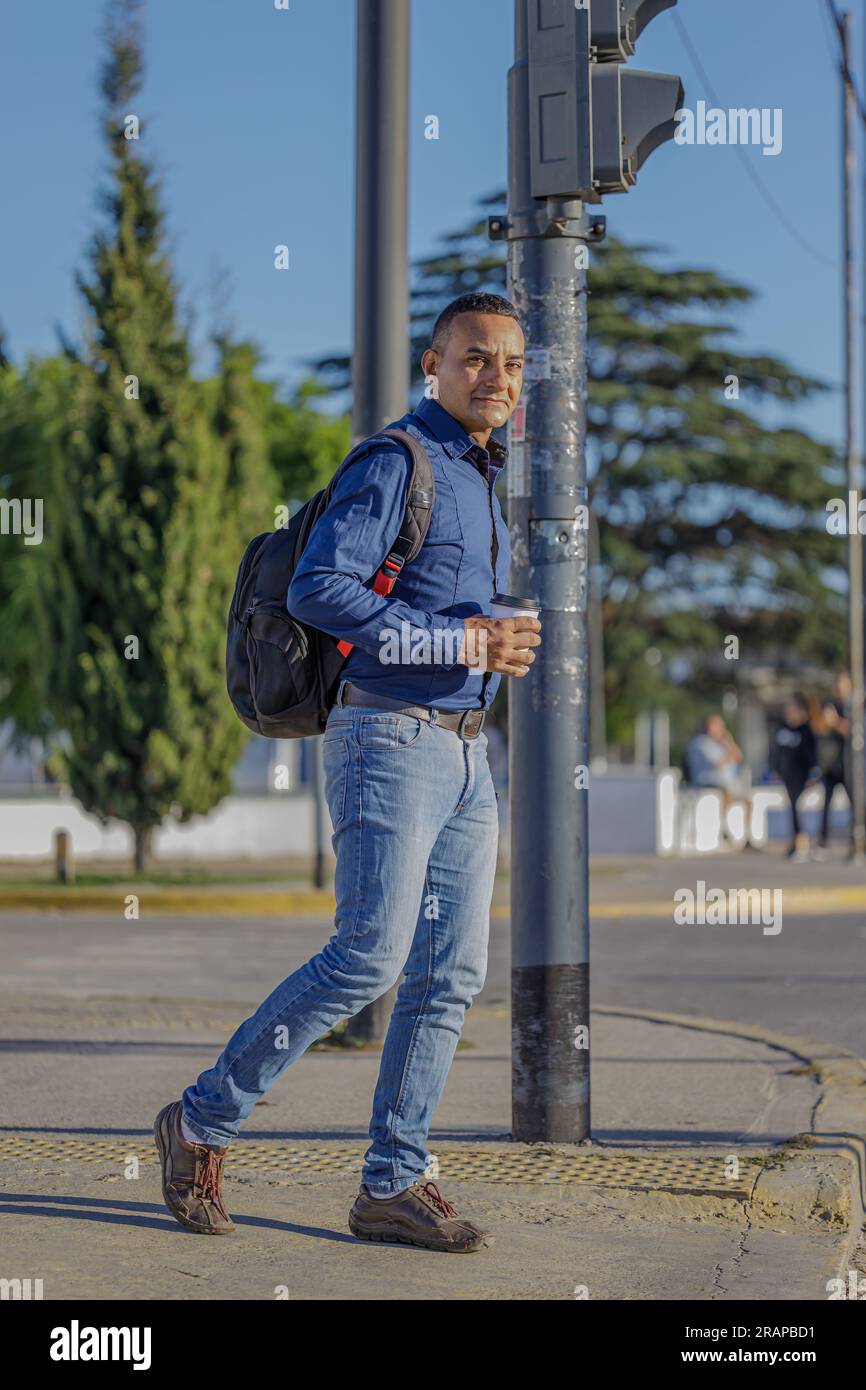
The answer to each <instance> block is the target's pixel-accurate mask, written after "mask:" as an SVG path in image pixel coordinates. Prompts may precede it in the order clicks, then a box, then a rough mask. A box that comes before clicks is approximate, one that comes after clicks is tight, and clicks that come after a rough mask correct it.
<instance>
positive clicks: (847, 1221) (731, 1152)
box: [0, 952, 866, 1301]
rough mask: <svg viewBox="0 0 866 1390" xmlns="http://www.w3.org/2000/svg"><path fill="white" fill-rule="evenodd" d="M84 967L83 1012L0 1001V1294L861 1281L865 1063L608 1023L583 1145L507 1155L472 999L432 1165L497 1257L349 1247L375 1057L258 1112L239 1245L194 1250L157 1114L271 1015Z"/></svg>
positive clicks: (598, 1028)
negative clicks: (1, 1101)
mask: <svg viewBox="0 0 866 1390" xmlns="http://www.w3.org/2000/svg"><path fill="white" fill-rule="evenodd" d="M55 964H57V962H55ZM91 964H92V971H93V977H94V991H93V993H92V994H91V995H90V996H89V997H82V996H81V995H80V994H79V995H78V997H74V996H73V995H69V994H67V995H64V994H60V993H53V994H48V993H45V992H43V991H39V992H29V993H27V992H24V991H22V990H20V989H19V990H17V991H16V992H15V993H12V994H7V995H5V996H3V997H2V1000H0V1005H2V1007H0V1018H2V1033H3V1040H0V1078H2V1083H0V1084H2V1090H3V1094H4V1097H5V1098H6V1103H5V1105H4V1115H3V1126H2V1129H0V1181H2V1190H3V1196H2V1197H0V1221H2V1226H0V1230H2V1233H3V1238H2V1251H3V1254H2V1267H0V1277H4V1278H28V1277H29V1278H31V1279H35V1278H41V1279H42V1280H43V1281H44V1296H45V1298H46V1299H61V1300H62V1299H67V1298H70V1299H71V1298H93V1299H112V1298H121V1297H130V1298H136V1299H163V1298H169V1299H213V1298H219V1299H223V1298H232V1299H263V1298H264V1299H271V1298H275V1297H279V1296H286V1295H287V1296H288V1297H290V1298H294V1299H329V1300H330V1299H341V1300H342V1299H388V1300H398V1301H402V1300H407V1299H416V1298H425V1299H426V1298H434V1299H442V1300H449V1299H484V1300H486V1299H520V1300H523V1299H528V1300H534V1299H556V1300H559V1299H573V1298H575V1297H584V1296H588V1297H590V1298H592V1299H596V1300H598V1299H683V1300H686V1301H692V1300H695V1301H701V1300H723V1301H724V1300H731V1299H743V1298H745V1299H753V1300H763V1299H782V1300H810V1299H820V1300H824V1299H826V1298H827V1296H828V1291H827V1281H828V1280H830V1279H832V1278H835V1277H841V1278H842V1279H845V1280H847V1277H848V1271H849V1269H852V1268H858V1267H861V1266H862V1251H861V1253H857V1250H856V1245H857V1238H858V1231H859V1229H860V1226H861V1224H862V1197H863V1193H862V1171H863V1169H862V1160H863V1154H862V1139H859V1138H858V1136H862V1135H863V1134H864V1133H866V1104H864V1097H866V1072H864V1069H863V1067H862V1065H861V1064H860V1063H859V1062H858V1061H857V1060H856V1059H854V1058H852V1057H851V1056H850V1055H848V1054H845V1053H844V1051H843V1050H840V1049H828V1048H822V1047H821V1045H820V1044H819V1043H811V1042H809V1041H808V1040H800V1039H780V1038H778V1037H776V1036H774V1035H765V1036H758V1033H759V1032H760V1030H757V1032H756V1031H755V1030H751V1036H749V1035H748V1033H749V1031H750V1030H747V1029H745V1028H743V1027H739V1028H728V1027H726V1026H725V1025H724V1024H723V1023H722V1024H714V1023H712V1022H711V1021H702V1020H697V1019H687V1020H685V1019H683V1020H678V1019H675V1018H671V1017H668V1018H662V1017H650V1016H648V1015H646V1014H644V1015H639V1014H636V1013H630V1012H629V1011H628V1010H626V1009H619V1010H615V1011H614V1010H600V1011H596V1012H595V1014H594V1017H593V1072H592V1079H593V1088H594V1095H595V1097H597V1103H596V1107H595V1113H594V1116H593V1134H594V1142H593V1144H592V1145H590V1146H586V1147H579V1148H574V1147H568V1146H549V1145H523V1144H515V1143H513V1142H511V1141H510V1139H509V1123H510V1063H509V1027H510V1021H509V1014H508V1010H507V1009H506V1008H505V1007H500V1006H492V1005H487V1004H485V1003H484V1002H483V996H482V1002H480V1003H478V1004H476V1006H475V1008H473V1009H472V1010H471V1011H470V1013H469V1015H468V1018H467V1023H466V1029H465V1033H464V1040H463V1045H461V1047H460V1049H459V1051H458V1054H457V1058H456V1060H455V1064H454V1067H453V1069H452V1072H451V1075H450V1077H449V1081H448V1084H447V1087H446V1090H445V1095H444V1097H443V1101H442V1104H441V1105H440V1107H439V1110H438V1111H437V1114H436V1117H435V1125H434V1129H433V1132H432V1135H431V1143H430V1150H431V1155H432V1156H433V1158H434V1160H435V1161H436V1162H437V1163H438V1177H437V1181H438V1182H439V1183H440V1185H441V1186H442V1188H443V1190H444V1191H445V1193H446V1195H447V1196H448V1198H449V1200H451V1201H452V1202H453V1203H454V1204H455V1205H456V1206H457V1208H458V1210H459V1211H460V1212H461V1213H463V1214H465V1215H467V1216H471V1217H473V1218H474V1219H480V1220H481V1221H483V1222H485V1223H487V1224H488V1225H489V1226H490V1227H491V1228H492V1229H493V1230H494V1232H495V1236H496V1242H495V1244H494V1245H493V1247H492V1248H490V1249H487V1250H482V1251H480V1252H478V1253H476V1254H473V1255H471V1256H468V1257H466V1258H465V1259H454V1258H451V1259H449V1258H448V1257H446V1256H442V1255H439V1254H437V1253H433V1252H427V1251H421V1250H414V1249H411V1248H404V1247H382V1246H378V1245H377V1246H370V1245H367V1244H366V1243H364V1242H359V1241H356V1240H355V1239H354V1238H353V1237H352V1236H351V1235H350V1233H349V1231H348V1229H347V1226H346V1213H347V1211H348V1207H349V1206H350V1204H351V1202H352V1200H353V1197H354V1194H355V1191H356V1189H357V1172H358V1167H359V1162H360V1158H361V1155H362V1154H363V1152H364V1149H365V1147H366V1143H367V1140H366V1130H367V1123H368V1120H369V1108H370V1100H371V1096H372V1092H373V1088H374V1085H375V1078H376V1072H377V1069H378V1055H377V1054H376V1053H375V1052H354V1053H347V1052H345V1051H343V1050H338V1049H333V1048H319V1049H315V1050H312V1051H310V1052H309V1053H307V1054H306V1055H305V1056H304V1057H303V1058H302V1059H301V1060H300V1061H299V1062H298V1063H296V1064H295V1065H294V1066H293V1067H291V1068H290V1069H289V1071H288V1072H287V1073H286V1075H285V1076H284V1077H283V1078H282V1079H281V1080H280V1081H279V1082H278V1083H277V1085H276V1086H275V1087H274V1088H273V1090H272V1091H271V1092H270V1094H269V1096H268V1097H267V1100H266V1101H265V1102H263V1103H262V1104H261V1105H260V1106H258V1107H257V1108H256V1110H255V1112H254V1114H253V1115H252V1116H251V1118H250V1122H249V1123H248V1126H247V1129H246V1131H245V1137H244V1138H243V1139H242V1140H239V1141H238V1142H237V1143H236V1144H235V1145H234V1146H233V1147H232V1150H231V1152H230V1155H229V1158H228V1160H227V1165H228V1166H227V1182H226V1192H227V1203H228V1207H229V1210H230V1211H231V1212H232V1214H233V1216H234V1217H235V1220H236V1221H237V1223H238V1226H239V1230H238V1233H237V1234H236V1235H235V1236H233V1237H229V1238H226V1239H223V1240H218V1241H210V1240H200V1239H198V1238H197V1237H196V1236H194V1235H192V1234H190V1233H187V1232H185V1231H184V1230H183V1229H182V1228H181V1227H180V1226H178V1225H176V1224H175V1222H174V1221H173V1220H172V1219H171V1218H170V1217H169V1216H168V1214H167V1212H166V1211H165V1208H164V1207H163V1205H162V1200H161V1195H160V1191H159V1181H158V1169H157V1166H156V1156H155V1150H154V1149H153V1145H152V1138H151V1124H152V1119H153V1116H154V1114H155V1113H156V1111H157V1110H158V1109H159V1108H160V1106H162V1105H163V1104H164V1103H165V1102H166V1100H169V1099H173V1098H175V1097H177V1096H178V1095H179V1093H180V1091H181V1089H182V1088H183V1087H184V1086H185V1085H186V1084H187V1083H188V1081H189V1080H190V1079H191V1078H192V1077H194V1076H195V1074H196V1073H197V1072H198V1071H199V1070H200V1069H201V1068H202V1067H204V1066H206V1065H208V1064H210V1062H212V1060H213V1058H214V1056H215V1054H216V1052H217V1051H218V1050H219V1048H220V1047H221V1045H222V1044H223V1042H224V1041H225V1039H226V1038H227V1036H228V1034H229V1032H230V1031H231V1030H232V1029H233V1028H234V1026H235V1025H236V1024H237V1023H238V1022H239V1021H240V1020H241V1019H242V1018H243V1017H245V1016H246V1015H247V1013H248V1012H249V1011H250V1010H251V1008H252V1007H254V1005H255V1003H256V1002H257V1000H256V999H255V998H251V999H250V1000H249V1001H247V1002H241V1001H233V1002H231V1003H226V1002H212V1001H210V1000H208V999H207V998H202V997H195V998H171V997H167V996H164V995H155V994H152V993H151V994H148V995H146V996H145V995H141V996H139V995H136V994H134V993H122V994H121V993H114V994H108V993H101V994H100V993H98V992H97V991H98V990H99V988H100V985H101V986H102V988H103V990H105V988H106V986H109V987H110V985H112V984H113V985H114V988H115V989H116V982H115V981H114V979H112V980H111V981H109V979H108V977H105V978H103V979H101V980H100V965H99V960H98V957H97V955H96V952H94V953H93V957H92V959H91ZM45 966H46V975H47V974H48V973H49V972H50V971H51V970H52V964H51V962H50V961H47V962H45ZM52 983H54V980H53V979H52ZM58 983H59V981H58ZM798 1136H799V1138H798ZM802 1136H811V1138H807V1139H804V1138H803V1137H802ZM791 1140H795V1141H796V1142H795V1143H793V1144H792V1143H791ZM863 1272H864V1273H866V1266H863Z"/></svg>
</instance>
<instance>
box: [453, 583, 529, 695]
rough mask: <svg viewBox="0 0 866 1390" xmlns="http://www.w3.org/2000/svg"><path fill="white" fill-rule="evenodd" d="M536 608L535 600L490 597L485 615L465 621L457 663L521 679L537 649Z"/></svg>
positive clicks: (509, 595)
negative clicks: (489, 603) (488, 608)
mask: <svg viewBox="0 0 866 1390" xmlns="http://www.w3.org/2000/svg"><path fill="white" fill-rule="evenodd" d="M539 611H540V604H539V603H538V602H537V601H536V600H535V599H521V598H515V597H514V596H513V595H511V594H494V596H493V603H492V604H491V606H490V613H489V614H478V616H477V617H472V618H465V619H464V626H465V628H466V634H465V636H464V639H463V643H462V646H461V650H460V656H459V658H458V660H459V661H460V662H462V664H463V665H464V666H469V667H472V668H475V669H477V670H479V671H496V672H498V673H499V674H500V675H503V676H525V675H526V673H527V672H528V670H529V668H530V666H531V665H532V663H533V661H534V660H535V652H534V651H533V650H532V648H533V647H538V646H540V645H541V636H540V634H541V622H540V619H539V616H538V615H539Z"/></svg>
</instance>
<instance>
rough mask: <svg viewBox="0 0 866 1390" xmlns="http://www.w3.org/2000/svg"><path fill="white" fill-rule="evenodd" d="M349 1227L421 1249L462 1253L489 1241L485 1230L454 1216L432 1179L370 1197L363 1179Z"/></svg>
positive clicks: (355, 1232)
mask: <svg viewBox="0 0 866 1390" xmlns="http://www.w3.org/2000/svg"><path fill="white" fill-rule="evenodd" d="M349 1230H350V1231H351V1232H352V1235H354V1236H357V1237H358V1238H359V1240H381V1241H386V1242H388V1243H389V1244H392V1243H393V1244H398V1245H421V1246H423V1247H424V1249H425V1250H450V1251H452V1252H453V1253H454V1254H465V1253H467V1252H468V1251H470V1250H480V1249H481V1247H482V1246H484V1245H492V1244H493V1236H492V1235H491V1234H490V1232H489V1231H482V1229H481V1227H480V1226H476V1225H475V1224H474V1223H473V1222H472V1221H463V1220H461V1219H460V1218H459V1217H458V1216H457V1212H456V1211H455V1210H454V1208H453V1207H452V1205H451V1203H450V1202H446V1200H445V1198H444V1197H443V1196H442V1193H441V1192H440V1191H439V1188H438V1187H437V1186H436V1184H435V1182H425V1183H420V1182H416V1183H413V1184H412V1186H411V1187H407V1188H406V1190H405V1191H404V1192H398V1193H397V1195H396V1197H386V1198H384V1199H379V1198H378V1197H371V1196H370V1195H369V1194H368V1192H367V1189H366V1187H364V1185H363V1183H362V1184H361V1190H360V1191H359V1193H358V1196H357V1197H356V1198H355V1205H354V1206H353V1207H352V1210H351V1211H350V1212H349Z"/></svg>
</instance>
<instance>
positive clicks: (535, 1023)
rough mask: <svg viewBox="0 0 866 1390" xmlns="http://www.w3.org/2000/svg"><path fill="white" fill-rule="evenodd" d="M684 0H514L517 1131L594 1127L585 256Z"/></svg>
mask: <svg viewBox="0 0 866 1390" xmlns="http://www.w3.org/2000/svg"><path fill="white" fill-rule="evenodd" d="M675 3H676V0H592V6H591V10H590V7H589V5H588V3H587V0H545V3H544V4H539V3H537V0H515V52H514V65H513V67H512V68H511V70H510V72H509V87H508V144H509V154H508V213H507V216H506V217H505V218H504V219H502V218H492V219H491V221H490V234H491V236H492V237H494V238H495V239H504V240H506V241H507V243H508V286H509V297H510V298H511V300H512V302H513V303H514V305H515V307H516V309H517V311H518V314H519V315H520V319H521V322H522V324H523V328H524V331H525V333H526V344H527V347H526V352H527V357H526V369H525V372H524V381H525V387H524V392H525V394H524V410H523V412H522V413H519V414H517V415H516V417H512V420H511V423H510V428H509V446H510V448H509V466H508V475H509V493H508V524H509V531H510V534H511V542H512V546H511V549H512V579H511V588H512V590H513V592H514V593H515V594H518V595H522V596H526V597H530V596H531V597H535V598H538V599H540V601H541V608H542V645H541V647H540V648H539V653H538V659H537V660H536V661H535V662H534V663H533V665H532V666H531V667H530V670H529V673H528V675H527V676H526V677H525V678H524V679H523V680H520V681H516V682H515V683H514V685H513V686H512V687H511V689H510V691H509V769H510V777H509V782H510V808H511V956H512V964H511V970H512V987H511V1010H512V1135H513V1138H514V1139H516V1140H519V1141H523V1142H531V1141H537V1140H547V1141H549V1142H556V1143H575V1144H576V1143H581V1142H583V1141H588V1140H589V1138H590V1093H589V1037H590V1032H589V844H588V822H589V815H588V810H589V808H588V797H589V791H588V765H589V746H588V724H589V690H590V685H589V669H588V665H589V638H588V603H589V594H588V589H589V574H590V551H589V539H590V530H589V506H588V503H589V498H588V491H587V477H586V433H587V409H586V407H587V264H588V257H589V254H590V251H589V247H590V244H591V243H592V242H594V241H598V240H600V239H601V237H603V235H604V219H603V218H601V217H594V216H592V215H590V213H589V212H588V211H587V206H586V204H587V202H589V203H597V202H598V201H599V200H600V196H601V194H602V193H610V192H625V191H626V190H627V189H628V188H629V187H631V185H632V184H633V183H634V182H635V179H636V175H637V170H638V168H639V167H640V166H641V164H642V163H643V161H644V159H646V158H647V156H648V155H649V153H650V152H651V151H652V150H653V149H655V148H656V146H657V145H658V144H660V143H661V142H662V141H663V140H665V139H670V138H671V136H672V135H673V133H674V113H675V111H676V109H677V108H678V107H679V105H680V103H681V101H682V95H683V93H682V85H681V83H680V81H679V78H677V77H671V76H669V75H666V74H660V73H642V72H627V71H626V70H625V69H624V68H623V60H624V59H627V58H628V57H630V56H631V54H632V53H633V52H634V40H635V39H636V38H637V36H638V35H639V34H640V32H641V30H642V29H643V28H644V27H645V26H646V24H647V23H648V22H649V20H650V19H652V18H654V16H655V15H656V14H658V13H659V12H660V11H661V10H663V9H667V8H670V7H671V6H672V5H673V4H675Z"/></svg>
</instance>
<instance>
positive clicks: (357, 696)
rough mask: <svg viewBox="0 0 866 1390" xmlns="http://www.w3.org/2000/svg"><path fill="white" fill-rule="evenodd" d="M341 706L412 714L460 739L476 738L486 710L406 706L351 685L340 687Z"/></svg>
mask: <svg viewBox="0 0 866 1390" xmlns="http://www.w3.org/2000/svg"><path fill="white" fill-rule="evenodd" d="M339 703H340V704H341V705H362V706H363V705H366V706H367V707H368V708H372V709H392V710H394V711H395V713H397V714H412V715H414V716H415V718H416V719H426V720H427V721H428V722H429V723H431V724H435V725H436V726H437V728H440V729H451V730H452V731H453V732H454V733H455V734H459V735H460V737H461V738H477V737H478V735H479V734H480V733H481V730H482V728H483V727H484V720H485V718H486V716H487V710H486V709H466V710H444V709H435V708H432V707H430V706H429V705H405V704H403V702H402V701H401V700H392V699H390V698H389V697H388V696H387V695H373V694H371V693H370V691H369V690H361V689H360V688H359V687H358V686H357V685H353V684H352V682H351V681H346V682H345V684H344V685H343V695H342V699H341V700H340V701H339Z"/></svg>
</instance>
